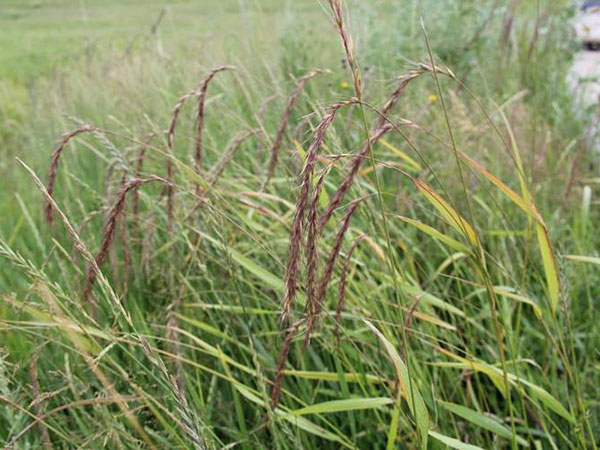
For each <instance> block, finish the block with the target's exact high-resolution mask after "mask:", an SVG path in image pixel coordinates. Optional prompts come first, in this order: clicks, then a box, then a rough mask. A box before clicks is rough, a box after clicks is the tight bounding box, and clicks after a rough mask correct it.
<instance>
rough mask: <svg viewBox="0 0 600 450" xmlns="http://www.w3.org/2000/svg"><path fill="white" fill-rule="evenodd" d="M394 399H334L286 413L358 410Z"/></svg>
mask: <svg viewBox="0 0 600 450" xmlns="http://www.w3.org/2000/svg"><path fill="white" fill-rule="evenodd" d="M392 403H394V401H393V400H392V399H391V398H388V397H374V398H351V399H349V400H333V401H330V402H323V403H317V404H316V405H309V406H306V407H304V408H300V409H295V410H293V411H290V412H289V413H287V414H286V416H287V415H289V416H305V415H307V414H323V413H335V412H344V411H356V410H359V409H373V408H379V407H380V406H386V405H391V404H392Z"/></svg>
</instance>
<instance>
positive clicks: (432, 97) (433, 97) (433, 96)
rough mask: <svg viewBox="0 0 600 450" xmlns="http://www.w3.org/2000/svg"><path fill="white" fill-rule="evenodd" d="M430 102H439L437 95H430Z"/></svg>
mask: <svg viewBox="0 0 600 450" xmlns="http://www.w3.org/2000/svg"><path fill="white" fill-rule="evenodd" d="M428 100H429V101H430V102H431V103H433V102H437V95H435V94H429V97H428Z"/></svg>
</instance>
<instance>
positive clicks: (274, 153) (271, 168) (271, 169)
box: [261, 69, 323, 190]
mask: <svg viewBox="0 0 600 450" xmlns="http://www.w3.org/2000/svg"><path fill="white" fill-rule="evenodd" d="M320 73H323V70H321V69H317V70H313V71H311V72H308V73H307V74H305V75H303V76H302V77H301V78H300V80H299V81H298V85H297V86H296V89H295V90H294V93H293V94H292V95H291V96H290V98H289V99H288V103H287V105H286V107H285V110H284V111H283V117H282V119H281V124H280V125H279V129H278V130H277V135H276V136H275V141H274V142H273V146H272V147H271V152H270V155H269V163H268V166H267V175H266V178H265V181H264V182H263V185H262V188H261V190H265V189H266V188H267V186H268V184H269V181H271V178H272V177H273V174H274V173H275V167H276V166H277V161H278V158H279V149H280V148H281V143H282V142H283V136H284V134H285V130H286V128H287V124H288V121H289V119H290V115H291V114H292V110H293V109H294V106H295V105H296V102H297V101H298V98H299V97H300V94H302V91H303V90H304V86H305V85H306V83H307V82H308V80H310V79H311V78H313V77H315V76H317V75H319V74H320ZM261 107H262V106H261Z"/></svg>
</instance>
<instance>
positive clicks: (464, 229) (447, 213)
mask: <svg viewBox="0 0 600 450" xmlns="http://www.w3.org/2000/svg"><path fill="white" fill-rule="evenodd" d="M411 180H412V182H413V183H414V184H415V186H416V187H417V189H418V190H419V191H420V192H421V193H422V194H423V195H424V196H425V198H426V199H427V200H428V201H429V202H430V203H431V204H432V205H433V206H434V208H435V209H437V210H438V212H439V213H440V214H441V216H442V218H443V219H444V220H445V221H446V222H447V223H448V224H449V225H450V226H452V227H453V228H454V229H456V230H457V231H458V232H459V233H461V234H463V235H464V236H465V237H466V238H467V239H469V242H471V244H472V245H473V246H475V247H480V245H479V240H478V239H477V234H475V230H474V229H473V227H472V226H471V225H469V223H468V222H467V221H466V220H465V219H464V218H463V217H462V216H461V215H460V214H459V213H458V212H457V211H456V210H455V209H454V208H453V207H452V206H450V205H449V204H448V202H447V201H446V200H444V199H443V198H442V197H440V196H439V194H438V193H437V192H435V190H433V188H432V187H431V186H429V185H427V184H425V183H423V182H422V181H420V180H417V179H416V178H411Z"/></svg>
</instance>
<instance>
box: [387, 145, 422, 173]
mask: <svg viewBox="0 0 600 450" xmlns="http://www.w3.org/2000/svg"><path fill="white" fill-rule="evenodd" d="M379 143H380V144H381V145H383V146H384V147H385V148H387V149H388V150H391V151H392V152H393V153H394V154H395V155H396V156H398V157H400V158H401V159H403V160H404V161H405V162H406V163H407V164H408V165H409V167H410V168H411V169H413V170H415V171H418V172H420V171H421V170H423V168H422V167H421V165H420V164H419V163H418V162H417V161H415V160H414V159H412V158H411V157H410V156H408V155H407V154H406V153H404V152H403V151H402V150H400V149H399V148H397V147H395V146H393V145H392V144H390V143H389V142H388V141H386V140H385V139H383V138H381V139H379Z"/></svg>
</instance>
